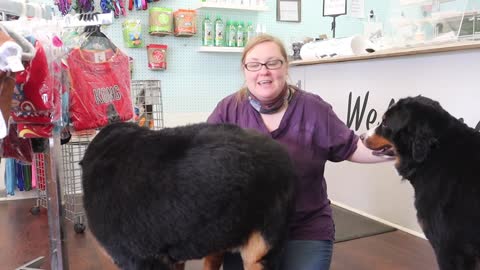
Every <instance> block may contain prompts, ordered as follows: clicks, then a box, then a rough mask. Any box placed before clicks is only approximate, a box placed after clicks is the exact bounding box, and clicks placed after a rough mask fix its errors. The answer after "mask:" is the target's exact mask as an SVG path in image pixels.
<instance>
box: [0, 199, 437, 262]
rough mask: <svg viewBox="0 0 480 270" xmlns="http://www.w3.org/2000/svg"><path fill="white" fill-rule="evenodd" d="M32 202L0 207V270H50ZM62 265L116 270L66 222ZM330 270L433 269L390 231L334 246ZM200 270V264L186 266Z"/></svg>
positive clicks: (424, 245)
mask: <svg viewBox="0 0 480 270" xmlns="http://www.w3.org/2000/svg"><path fill="white" fill-rule="evenodd" d="M33 205H34V200H16V201H4V202H0V250H1V252H0V269H6V270H10V269H15V268H16V267H18V266H20V265H23V264H25V263H26V262H28V261H30V260H32V259H35V258H37V257H39V256H46V262H45V263H44V264H43V265H42V269H50V258H49V254H48V251H49V246H48V245H49V239H48V224H47V222H48V221H47V213H46V210H45V209H42V210H41V213H40V214H39V215H38V216H33V215H32V214H30V211H29V210H30V208H31V207H32V206H33ZM66 225H67V226H66V240H65V244H66V247H67V249H66V250H67V255H68V257H67V260H68V263H69V269H70V270H100V269H101V270H117V267H115V265H113V263H112V262H111V261H110V259H109V258H108V257H107V256H106V255H105V254H104V253H103V252H102V250H101V248H100V247H99V246H98V244H97V243H96V241H95V239H94V238H93V237H92V235H91V234H90V233H89V232H88V228H87V231H86V232H85V233H84V234H76V233H75V232H74V231H73V224H71V223H69V222H67V223H66ZM331 269H332V270H434V269H438V268H437V266H436V262H435V258H434V254H433V251H432V249H431V247H430V245H429V243H428V242H427V241H426V240H424V239H421V238H418V237H415V236H412V235H410V234H407V233H404V232H401V231H394V232H390V233H384V234H380V235H376V236H371V237H365V238H361V239H356V240H352V241H347V242H341V243H337V244H335V246H334V255H333V261H332V267H331ZM187 270H201V261H192V262H189V263H188V264H187Z"/></svg>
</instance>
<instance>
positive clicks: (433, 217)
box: [362, 96, 480, 270]
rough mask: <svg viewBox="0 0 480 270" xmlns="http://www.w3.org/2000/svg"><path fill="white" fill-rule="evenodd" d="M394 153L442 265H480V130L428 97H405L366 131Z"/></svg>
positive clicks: (461, 268)
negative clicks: (373, 126) (376, 125)
mask: <svg viewBox="0 0 480 270" xmlns="http://www.w3.org/2000/svg"><path fill="white" fill-rule="evenodd" d="M362 139H363V142H364V144H365V145H366V146H367V147H368V148H370V149H372V150H374V153H375V154H377V155H387V156H394V157H395V158H396V163H395V167H396V169H397V171H398V173H399V174H400V175H401V176H402V177H403V178H404V179H407V180H408V181H410V183H411V184H412V186H413V188H414V193H415V207H416V209H417V218H418V221H419V224H420V226H421V227H422V229H423V231H424V233H425V236H426V237H427V239H428V240H429V242H430V243H431V245H432V247H433V249H434V251H435V254H436V257H437V262H438V265H439V267H440V269H441V270H474V269H475V270H477V269H480V175H479V173H478V168H479V166H480V133H479V132H478V131H476V130H474V129H473V128H470V127H468V126H467V125H466V124H464V123H463V122H462V121H460V120H458V119H456V118H455V117H453V116H452V115H450V114H449V113H448V112H447V111H446V110H444V109H443V108H442V107H441V106H440V104H439V103H438V102H436V101H434V100H431V99H429V98H427V97H423V96H417V97H408V98H404V99H400V100H399V101H398V102H397V103H395V104H394V105H392V106H391V107H390V108H389V109H388V110H387V111H386V112H385V114H384V115H383V119H382V122H381V124H380V125H379V126H378V127H376V128H374V129H372V130H371V131H369V132H367V133H366V134H365V135H364V136H362Z"/></svg>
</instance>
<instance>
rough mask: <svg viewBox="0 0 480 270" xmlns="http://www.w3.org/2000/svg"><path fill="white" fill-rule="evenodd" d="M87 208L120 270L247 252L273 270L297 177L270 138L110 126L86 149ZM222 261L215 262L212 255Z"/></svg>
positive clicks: (224, 130) (236, 131) (202, 128)
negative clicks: (228, 251) (215, 259)
mask: <svg viewBox="0 0 480 270" xmlns="http://www.w3.org/2000/svg"><path fill="white" fill-rule="evenodd" d="M81 165H82V169H83V191H84V205H85V211H86V215H87V220H88V224H89V227H90V230H91V231H92V233H93V235H94V236H95V237H96V238H97V240H98V241H99V242H100V244H101V245H102V246H103V247H104V248H105V250H106V251H107V252H108V253H109V254H110V256H111V257H112V258H113V260H114V261H115V263H117V264H118V265H119V266H120V267H121V268H122V269H138V270H149V269H159V270H160V269H161V270H167V269H168V270H170V269H174V264H176V263H177V262H183V261H186V260H190V259H199V258H203V257H207V259H206V264H205V268H204V269H214V268H216V267H218V266H213V263H209V262H208V259H209V258H210V257H209V256H208V255H212V254H217V253H221V252H224V251H227V250H231V249H239V250H240V252H241V254H242V259H243V261H244V265H245V268H246V269H255V270H256V269H264V268H265V269H272V268H273V267H274V264H275V262H276V260H277V257H278V253H279V251H280V247H281V245H282V241H283V239H284V237H285V236H286V233H287V229H288V228H287V227H288V226H287V219H288V218H287V217H288V215H289V211H290V209H291V207H292V205H291V204H292V196H293V182H294V181H295V174H294V170H293V168H292V164H291V160H290V158H289V156H288V154H287V152H286V151H285V150H284V149H283V147H281V146H280V145H279V144H278V143H276V142H275V141H273V140H272V139H270V138H268V137H266V136H263V135H261V134H257V133H254V132H253V131H252V132H250V131H246V130H243V129H241V128H239V127H236V126H233V125H227V124H218V125H210V124H195V125H189V126H184V127H178V128H168V129H163V130H160V131H151V130H148V129H146V128H141V127H138V126H137V125H135V124H131V123H116V124H111V125H109V126H107V127H105V128H104V129H102V130H101V131H100V132H99V134H98V135H97V136H96V137H95V138H94V139H93V141H92V142H91V144H90V145H89V147H88V148H87V150H86V153H85V156H84V158H83V160H82V162H81ZM211 257H214V256H211Z"/></svg>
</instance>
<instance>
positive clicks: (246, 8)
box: [196, 2, 268, 12]
mask: <svg viewBox="0 0 480 270" xmlns="http://www.w3.org/2000/svg"><path fill="white" fill-rule="evenodd" d="M196 9H231V10H243V11H258V12H260V11H268V7H267V6H249V5H238V4H219V3H209V2H201V3H199V4H198V7H197V8H196Z"/></svg>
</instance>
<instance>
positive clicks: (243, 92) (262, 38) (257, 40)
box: [237, 34, 288, 99]
mask: <svg viewBox="0 0 480 270" xmlns="http://www.w3.org/2000/svg"><path fill="white" fill-rule="evenodd" d="M265 42H273V43H275V44H277V46H278V48H279V49H280V54H281V55H282V57H283V60H284V64H285V65H288V55H287V50H286V49H285V46H284V45H283V42H282V41H281V40H280V39H278V38H276V37H274V36H272V35H269V34H261V35H258V36H256V37H254V38H253V39H251V40H250V41H249V42H248V43H247V45H246V46H245V48H244V49H243V54H242V62H241V65H242V69H243V65H245V57H247V54H248V53H249V52H250V51H251V50H252V49H253V48H255V47H256V46H257V45H258V44H262V43H265ZM246 96H247V87H246V86H244V87H242V88H241V89H240V90H239V91H238V96H237V97H238V98H239V99H244V98H245V97H246Z"/></svg>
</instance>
